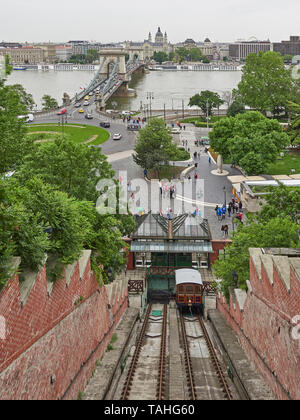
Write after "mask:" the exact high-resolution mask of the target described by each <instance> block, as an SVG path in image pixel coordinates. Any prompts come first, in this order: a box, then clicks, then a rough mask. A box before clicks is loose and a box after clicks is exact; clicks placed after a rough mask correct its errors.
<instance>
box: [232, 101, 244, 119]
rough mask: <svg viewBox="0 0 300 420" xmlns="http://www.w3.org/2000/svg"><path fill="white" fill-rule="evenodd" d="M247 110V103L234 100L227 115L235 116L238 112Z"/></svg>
mask: <svg viewBox="0 0 300 420" xmlns="http://www.w3.org/2000/svg"><path fill="white" fill-rule="evenodd" d="M245 112H246V109H245V105H244V104H243V103H242V102H239V101H237V100H236V101H233V102H232V104H231V105H230V106H229V107H228V109H227V117H235V116H236V115H237V114H244V113H245Z"/></svg>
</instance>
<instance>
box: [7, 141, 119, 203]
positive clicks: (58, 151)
mask: <svg viewBox="0 0 300 420" xmlns="http://www.w3.org/2000/svg"><path fill="white" fill-rule="evenodd" d="M35 175H37V176H39V177H40V178H41V179H42V180H43V181H44V182H45V183H48V184H51V185H53V186H55V187H56V188H58V189H59V190H61V191H64V192H66V193H67V194H68V195H69V196H72V197H75V198H77V199H78V200H88V201H93V202H96V200H97V191H96V185H97V182H98V181H99V180H100V179H102V178H111V177H112V176H113V175H114V171H113V170H112V168H111V165H110V164H109V163H108V162H107V160H106V157H105V156H104V155H102V153H101V150H100V149H99V148H95V147H87V146H86V145H85V144H76V143H75V142H73V141H72V140H71V139H69V138H68V137H67V136H65V137H64V138H58V139H55V141H54V142H49V143H42V144H39V145H34V147H33V149H32V151H31V153H29V154H28V155H27V156H26V157H25V160H24V164H23V166H22V167H21V168H20V169H19V171H18V173H17V174H16V175H15V176H16V177H18V179H19V180H20V181H21V180H23V181H26V180H29V179H31V178H32V177H33V176H35Z"/></svg>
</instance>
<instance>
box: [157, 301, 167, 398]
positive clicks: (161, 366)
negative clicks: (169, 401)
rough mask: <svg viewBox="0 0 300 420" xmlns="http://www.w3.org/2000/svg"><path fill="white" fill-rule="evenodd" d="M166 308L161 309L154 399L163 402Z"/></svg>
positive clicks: (165, 306)
mask: <svg viewBox="0 0 300 420" xmlns="http://www.w3.org/2000/svg"><path fill="white" fill-rule="evenodd" d="M167 307H168V305H166V304H165V305H164V309H163V323H162V331H161V344H160V358H159V371H158V382H157V390H156V399H157V400H163V398H165V373H166V345H167V314H168V312H167Z"/></svg>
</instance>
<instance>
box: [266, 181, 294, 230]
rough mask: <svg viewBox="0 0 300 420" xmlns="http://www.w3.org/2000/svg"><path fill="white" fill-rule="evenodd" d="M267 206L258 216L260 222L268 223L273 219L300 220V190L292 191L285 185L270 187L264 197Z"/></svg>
mask: <svg viewBox="0 0 300 420" xmlns="http://www.w3.org/2000/svg"><path fill="white" fill-rule="evenodd" d="M264 200H265V202H266V204H265V205H264V206H263V208H262V210H261V212H260V213H259V215H258V220H260V221H268V220H270V219H272V218H275V217H277V218H282V219H285V218H286V219H290V220H291V221H293V222H298V221H299V220H300V190H299V188H295V189H291V188H288V187H286V186H284V185H280V186H279V187H270V191H269V193H268V194H267V195H265V196H264Z"/></svg>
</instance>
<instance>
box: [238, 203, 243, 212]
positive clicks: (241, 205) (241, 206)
mask: <svg viewBox="0 0 300 420" xmlns="http://www.w3.org/2000/svg"><path fill="white" fill-rule="evenodd" d="M242 208H243V203H242V201H240V202H239V210H240V211H241V210H242Z"/></svg>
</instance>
